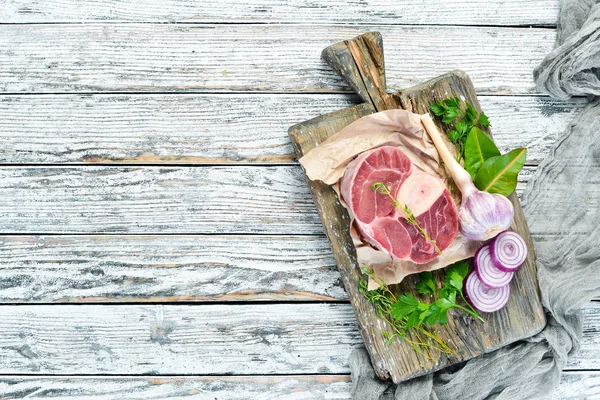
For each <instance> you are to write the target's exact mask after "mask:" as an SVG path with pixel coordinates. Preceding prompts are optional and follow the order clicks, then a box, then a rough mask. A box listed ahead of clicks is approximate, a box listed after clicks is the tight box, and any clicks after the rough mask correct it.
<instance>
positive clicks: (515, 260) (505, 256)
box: [490, 231, 527, 272]
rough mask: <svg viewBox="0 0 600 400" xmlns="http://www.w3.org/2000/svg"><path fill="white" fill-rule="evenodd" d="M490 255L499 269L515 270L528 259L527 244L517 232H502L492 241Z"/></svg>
mask: <svg viewBox="0 0 600 400" xmlns="http://www.w3.org/2000/svg"><path fill="white" fill-rule="evenodd" d="M490 255H491V256H492V261H494V263H495V264H496V267H498V269H499V270H501V271H505V272H515V271H517V270H518V269H519V268H521V265H523V263H524V262H525V260H526V259H527V244H526V243H525V240H523V238H522V237H521V235H519V234H518V233H516V232H513V231H506V232H502V233H501V234H499V235H498V236H496V237H495V238H494V240H492V242H491V243H490Z"/></svg>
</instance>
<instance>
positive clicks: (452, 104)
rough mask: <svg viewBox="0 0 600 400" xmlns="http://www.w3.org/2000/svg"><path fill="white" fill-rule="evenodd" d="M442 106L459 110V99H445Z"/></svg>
mask: <svg viewBox="0 0 600 400" xmlns="http://www.w3.org/2000/svg"><path fill="white" fill-rule="evenodd" d="M444 104H445V105H447V106H448V107H451V108H460V97H451V98H449V99H445V100H444Z"/></svg>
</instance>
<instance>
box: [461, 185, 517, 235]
mask: <svg viewBox="0 0 600 400" xmlns="http://www.w3.org/2000/svg"><path fill="white" fill-rule="evenodd" d="M514 215H515V210H514V208H513V205H512V203H511V202H510V200H508V199H507V198H506V197H504V196H502V195H500V194H497V193H488V192H482V191H479V190H473V191H472V192H471V193H470V194H469V195H468V196H466V197H463V201H462V204H461V207H460V210H458V221H459V225H460V231H461V233H462V234H463V235H464V236H465V237H467V238H468V239H471V240H478V241H485V240H489V239H491V238H493V237H495V236H496V235H498V234H499V233H501V232H504V231H505V230H507V229H508V228H509V227H510V225H511V224H512V221H513V217H514Z"/></svg>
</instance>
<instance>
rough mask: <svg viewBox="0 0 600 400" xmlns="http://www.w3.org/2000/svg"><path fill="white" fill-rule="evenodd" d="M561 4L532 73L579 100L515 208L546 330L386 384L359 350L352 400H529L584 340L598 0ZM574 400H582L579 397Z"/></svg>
mask: <svg viewBox="0 0 600 400" xmlns="http://www.w3.org/2000/svg"><path fill="white" fill-rule="evenodd" d="M598 2H599V3H596V2H594V1H590V0H563V1H562V2H561V12H560V17H559V21H558V39H557V43H556V44H557V47H556V49H555V50H553V51H552V52H551V53H550V54H549V55H548V56H547V57H546V59H545V60H544V61H543V62H542V63H541V64H540V66H538V67H537V68H536V70H535V72H534V76H535V78H536V82H537V85H538V88H539V89H540V90H545V91H547V92H549V93H550V94H551V95H552V96H554V97H558V98H561V99H566V98H569V97H570V96H581V95H587V96H588V97H589V99H590V104H588V105H587V106H586V108H585V109H584V110H583V111H582V112H581V113H580V114H579V116H578V117H576V118H575V120H574V121H572V122H571V124H570V125H569V127H568V129H567V131H566V132H565V133H564V135H563V136H562V137H561V138H560V139H559V140H558V141H557V143H556V145H555V148H554V149H553V151H552V153H551V155H550V156H549V157H548V159H547V160H545V161H544V162H543V163H542V165H541V166H540V168H539V169H538V171H537V172H536V174H535V177H534V178H532V180H531V181H530V182H529V184H528V185H527V189H526V191H525V194H524V195H523V197H522V205H523V208H524V211H525V215H526V217H527V221H528V223H529V227H530V230H531V232H532V234H533V235H534V242H535V249H536V254H537V268H538V277H539V282H540V290H541V294H542V301H543V304H544V307H545V309H546V314H547V318H548V324H547V326H546V328H545V329H544V330H543V331H542V332H541V333H539V334H537V335H536V336H534V337H531V338H529V339H527V340H523V341H520V342H517V343H514V344H512V345H509V346H506V347H504V348H502V349H500V350H497V351H495V352H492V353H488V354H485V355H483V356H480V357H477V358H475V359H472V360H470V361H467V362H464V363H461V364H459V365H456V366H451V367H448V368H446V369H444V370H442V371H439V372H436V373H433V374H430V375H426V376H423V377H420V378H416V379H413V380H410V381H407V382H403V383H400V384H398V385H394V384H392V383H391V382H382V381H380V380H378V379H377V377H376V376H375V373H374V371H373V368H372V367H371V364H370V361H369V357H368V355H367V353H366V351H365V350H364V349H356V350H354V351H353V353H352V355H351V356H350V368H351V371H352V395H353V398H354V399H357V400H371V399H372V400H405V399H406V400H421V399H422V400H438V399H439V400H442V399H449V400H455V399H469V400H475V399H496V400H499V399H506V400H515V399H537V398H546V395H548V394H550V393H551V392H552V389H553V388H554V387H555V386H556V385H557V384H558V382H559V379H560V374H561V370H562V369H563V368H564V366H565V363H566V361H567V358H568V357H569V356H571V355H572V354H573V353H575V352H576V351H577V349H578V348H579V342H580V340H581V335H582V313H581V307H582V306H583V305H584V304H585V303H587V302H589V301H590V300H591V299H592V297H594V295H598V294H600V273H599V272H600V246H598V244H599V243H600V239H598V238H599V237H600V101H598V100H596V99H594V98H593V97H594V96H598V95H600V0H598ZM580 398H582V399H583V398H585V397H584V394H581V397H580Z"/></svg>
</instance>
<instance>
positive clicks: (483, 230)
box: [421, 114, 515, 241]
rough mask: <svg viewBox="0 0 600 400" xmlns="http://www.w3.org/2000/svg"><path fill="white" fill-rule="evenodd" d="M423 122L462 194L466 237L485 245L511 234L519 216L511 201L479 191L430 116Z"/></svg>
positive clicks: (460, 214)
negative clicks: (501, 236) (505, 234)
mask: <svg viewBox="0 0 600 400" xmlns="http://www.w3.org/2000/svg"><path fill="white" fill-rule="evenodd" d="M421 122H423V125H424V126H425V129H426V130H427V133H429V136H430V137H431V140H433V144H434V145H435V148H436V149H437V151H438V153H439V154H440V156H441V157H442V160H444V164H445V165H446V169H447V170H448V172H449V173H450V175H451V176H452V179H453V180H454V183H455V184H456V186H457V187H458V189H459V190H460V192H461V194H462V203H461V205H460V210H459V211H458V221H459V224H460V231H461V232H462V234H463V235H465V237H467V238H468V239H472V240H481V241H483V240H488V239H491V238H493V237H494V236H496V235H497V234H499V233H500V232H503V231H505V230H507V229H508V228H509V227H510V225H511V224H512V221H513V217H514V214H515V210H514V208H513V205H512V203H511V202H510V200H508V199H507V198H506V197H504V196H502V195H500V194H496V193H488V192H483V191H481V190H479V189H477V188H476V187H475V184H474V183H473V180H472V179H471V175H469V173H468V172H467V171H465V169H464V168H463V167H462V166H461V165H460V164H459V163H458V162H457V161H456V160H455V158H454V156H453V155H452V154H451V153H450V151H449V150H448V147H446V144H445V143H444V141H443V140H442V137H441V134H440V132H439V131H438V129H437V127H436V126H435V124H434V123H433V120H432V119H431V117H430V116H429V114H425V115H422V116H421Z"/></svg>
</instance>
